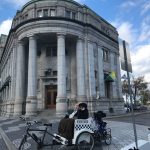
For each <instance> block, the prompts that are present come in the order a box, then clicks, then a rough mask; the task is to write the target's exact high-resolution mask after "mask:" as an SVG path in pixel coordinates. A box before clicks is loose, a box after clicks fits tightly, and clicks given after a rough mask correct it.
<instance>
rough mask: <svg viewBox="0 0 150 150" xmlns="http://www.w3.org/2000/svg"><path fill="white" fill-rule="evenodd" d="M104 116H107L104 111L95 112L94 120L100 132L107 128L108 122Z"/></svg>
mask: <svg viewBox="0 0 150 150" xmlns="http://www.w3.org/2000/svg"><path fill="white" fill-rule="evenodd" d="M104 117H106V114H105V113H104V112H102V111H98V112H96V113H94V120H95V122H96V125H97V128H98V131H99V132H103V130H105V128H106V125H107V123H106V122H104V121H103V120H102V118H104Z"/></svg>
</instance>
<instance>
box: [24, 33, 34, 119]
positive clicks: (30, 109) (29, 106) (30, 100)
mask: <svg viewBox="0 0 150 150" xmlns="http://www.w3.org/2000/svg"><path fill="white" fill-rule="evenodd" d="M36 112H37V41H36V37H35V36H34V35H32V36H30V37H29V60H28V89H27V100H26V116H31V115H35V114H36Z"/></svg>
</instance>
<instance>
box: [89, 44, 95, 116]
mask: <svg viewBox="0 0 150 150" xmlns="http://www.w3.org/2000/svg"><path fill="white" fill-rule="evenodd" d="M88 74H89V101H88V106H89V111H90V112H91V113H92V112H94V109H95V98H96V89H95V66H94V47H93V43H89V42H88Z"/></svg>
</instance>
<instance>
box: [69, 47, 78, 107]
mask: <svg viewBox="0 0 150 150" xmlns="http://www.w3.org/2000/svg"><path fill="white" fill-rule="evenodd" d="M70 70H71V71H70V78H71V102H73V104H72V105H73V107H74V103H75V101H76V97H77V75H76V72H77V71H76V48H75V45H73V44H72V45H71V47H70Z"/></svg>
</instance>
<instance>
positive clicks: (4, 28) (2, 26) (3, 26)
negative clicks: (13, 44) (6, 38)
mask: <svg viewBox="0 0 150 150" xmlns="http://www.w3.org/2000/svg"><path fill="white" fill-rule="evenodd" d="M11 23H12V20H11V19H7V20H4V21H3V22H1V23H0V34H6V35H8V33H9V30H10V28H11Z"/></svg>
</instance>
